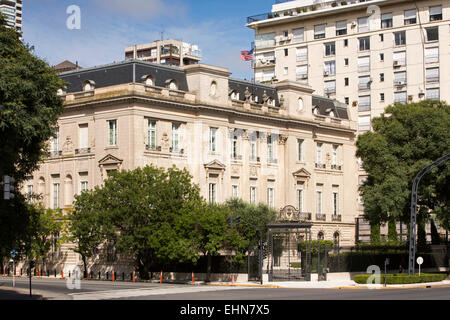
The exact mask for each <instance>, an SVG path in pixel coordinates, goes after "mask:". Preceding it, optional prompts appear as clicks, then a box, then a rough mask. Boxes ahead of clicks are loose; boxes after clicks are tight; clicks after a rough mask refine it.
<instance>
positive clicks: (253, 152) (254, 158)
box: [250, 134, 257, 161]
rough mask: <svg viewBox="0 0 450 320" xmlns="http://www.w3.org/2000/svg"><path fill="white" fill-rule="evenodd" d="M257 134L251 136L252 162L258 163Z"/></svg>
mask: <svg viewBox="0 0 450 320" xmlns="http://www.w3.org/2000/svg"><path fill="white" fill-rule="evenodd" d="M256 139H257V138H256V134H252V135H251V136H250V161H256V153H257V144H256V143H257V141H256Z"/></svg>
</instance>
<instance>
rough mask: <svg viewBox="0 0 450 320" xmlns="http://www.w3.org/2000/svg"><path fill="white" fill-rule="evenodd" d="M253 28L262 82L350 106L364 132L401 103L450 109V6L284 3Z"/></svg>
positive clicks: (383, 1)
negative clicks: (444, 104)
mask: <svg viewBox="0 0 450 320" xmlns="http://www.w3.org/2000/svg"><path fill="white" fill-rule="evenodd" d="M333 3H335V4H333ZM247 26H248V27H249V28H252V29H254V30H255V37H256V39H255V44H256V52H255V56H256V61H255V75H256V80H257V81H266V82H271V80H272V78H275V79H276V80H277V81H283V80H291V81H300V82H304V83H307V84H309V85H310V86H311V87H312V88H314V89H315V90H316V93H317V94H320V95H328V96H329V97H331V98H334V99H337V100H338V101H343V102H344V101H345V102H346V103H347V104H348V105H349V107H350V114H351V119H353V120H355V121H358V123H359V125H358V129H359V132H363V131H367V130H370V128H371V125H370V121H371V119H372V118H374V117H377V116H379V115H380V114H381V113H382V112H383V111H384V109H385V108H386V107H387V106H388V105H390V104H392V103H394V102H409V101H420V100H423V99H427V98H428V99H440V100H445V101H450V96H449V95H450V90H449V89H450V72H448V70H449V69H450V2H449V1H442V0H423V1H411V0H389V1H387V0H369V1H357V0H353V1H330V0H324V1H312V0H296V1H285V2H283V3H280V4H275V5H274V6H273V8H272V12H271V13H269V14H265V15H260V16H255V17H249V18H248V24H247Z"/></svg>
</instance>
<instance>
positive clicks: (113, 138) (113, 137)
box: [108, 120, 117, 146]
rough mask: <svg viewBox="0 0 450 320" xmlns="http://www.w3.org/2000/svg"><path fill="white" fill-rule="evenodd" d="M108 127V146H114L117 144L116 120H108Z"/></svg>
mask: <svg viewBox="0 0 450 320" xmlns="http://www.w3.org/2000/svg"><path fill="white" fill-rule="evenodd" d="M108 128H109V139H108V144H109V145H110V146H116V145H117V120H109V121H108Z"/></svg>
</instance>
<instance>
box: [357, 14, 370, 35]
mask: <svg viewBox="0 0 450 320" xmlns="http://www.w3.org/2000/svg"><path fill="white" fill-rule="evenodd" d="M368 31H370V27H369V18H368V17H365V18H358V32H360V33H361V32H368Z"/></svg>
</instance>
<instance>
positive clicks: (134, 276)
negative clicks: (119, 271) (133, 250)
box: [133, 270, 136, 283]
mask: <svg viewBox="0 0 450 320" xmlns="http://www.w3.org/2000/svg"><path fill="white" fill-rule="evenodd" d="M134 282H136V273H135V271H134V270H133V283H134Z"/></svg>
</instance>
